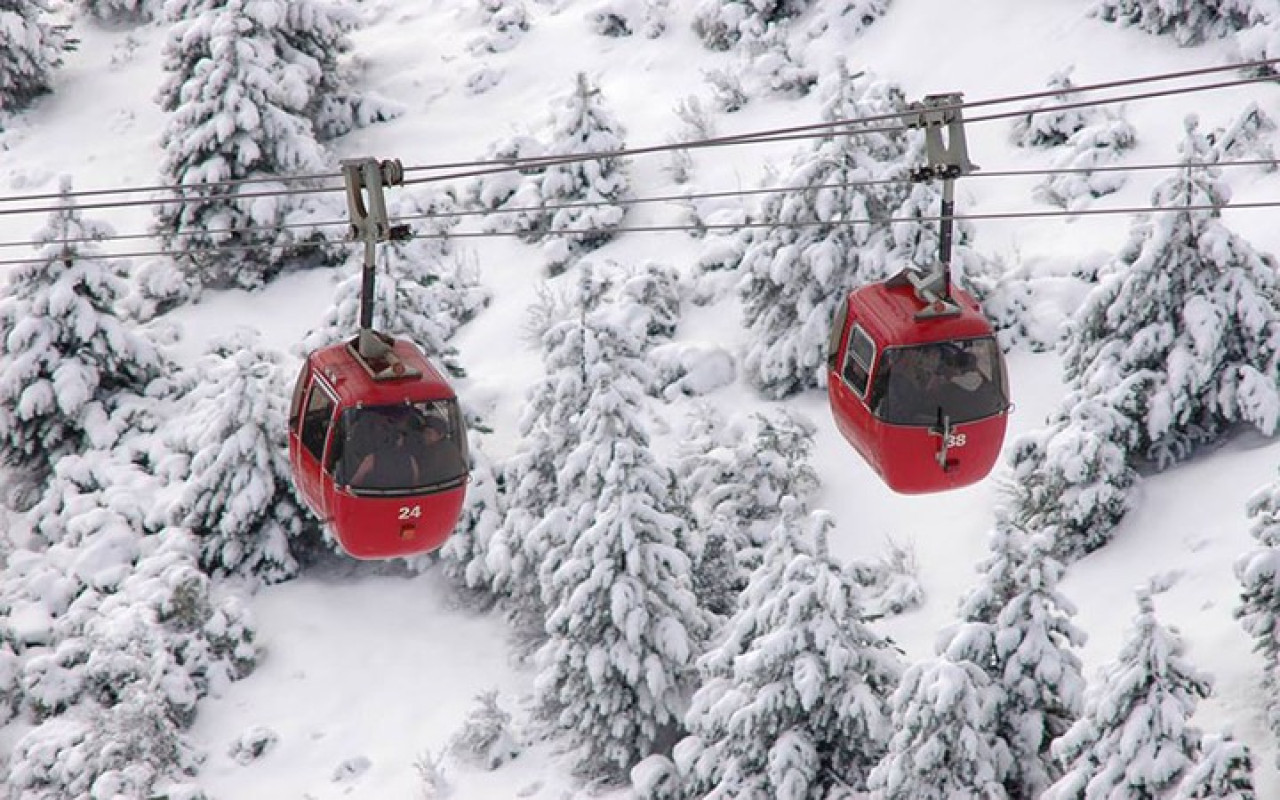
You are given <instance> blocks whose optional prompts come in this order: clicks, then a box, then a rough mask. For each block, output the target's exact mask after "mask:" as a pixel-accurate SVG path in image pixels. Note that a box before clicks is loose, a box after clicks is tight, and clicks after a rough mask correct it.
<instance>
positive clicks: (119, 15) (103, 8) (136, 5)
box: [77, 0, 164, 25]
mask: <svg viewBox="0 0 1280 800" xmlns="http://www.w3.org/2000/svg"><path fill="white" fill-rule="evenodd" d="M77 5H79V6H80V8H82V9H84V10H85V11H86V12H87V13H88V14H89V15H90V16H91V17H93V18H94V19H97V20H101V21H102V22H106V23H111V24H117V25H118V24H127V25H131V24H138V23H142V22H150V21H151V20H153V19H156V18H157V17H159V16H160V15H161V12H162V10H163V5H164V3H163V0H78V2H77Z"/></svg>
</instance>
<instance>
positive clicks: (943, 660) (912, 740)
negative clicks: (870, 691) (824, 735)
mask: <svg viewBox="0 0 1280 800" xmlns="http://www.w3.org/2000/svg"><path fill="white" fill-rule="evenodd" d="M1001 694H1002V693H1001V690H1000V688H999V687H997V686H994V685H993V684H992V683H991V679H990V678H989V677H988V676H987V674H986V673H985V672H983V671H982V669H981V668H979V667H978V665H976V664H974V663H973V662H971V661H952V660H951V659H949V658H947V657H946V655H945V654H944V655H943V656H941V657H939V658H935V659H933V660H930V661H925V662H921V663H917V664H912V665H911V666H910V667H908V668H907V670H906V672H905V673H904V674H903V676H902V681H901V683H899V685H898V688H897V690H896V691H895V692H894V693H893V698H892V700H891V708H892V721H891V726H890V727H891V729H892V730H893V731H894V733H893V738H892V739H890V741H889V746H888V751H887V752H886V753H885V755H884V757H883V758H882V759H881V760H880V763H879V764H877V765H876V767H875V769H873V770H872V771H871V775H870V778H869V779H868V781H867V783H868V787H869V788H870V790H871V796H872V797H874V798H876V800H1005V798H1006V797H1008V795H1006V793H1005V790H1004V786H1003V784H1002V778H1003V776H1005V775H1007V774H1008V771H1009V769H1010V760H1011V756H1010V754H1009V751H1008V749H1007V748H1006V747H1005V745H1004V742H1003V741H1002V740H1001V738H1000V737H999V735H998V734H997V729H998V726H999V724H1000V719H999V714H1000V699H1001ZM1011 800H1012V799H1011Z"/></svg>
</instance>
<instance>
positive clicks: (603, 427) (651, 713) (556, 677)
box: [531, 301, 708, 783]
mask: <svg viewBox="0 0 1280 800" xmlns="http://www.w3.org/2000/svg"><path fill="white" fill-rule="evenodd" d="M624 311H625V304H620V303H617V302H616V301H610V302H604V303H602V304H601V305H600V306H599V307H598V308H597V309H596V310H595V311H594V312H593V313H591V314H589V315H584V316H583V317H582V318H581V320H580V321H578V322H576V323H572V324H573V325H575V326H581V331H582V332H581V334H580V336H581V341H582V346H583V350H582V355H583V356H584V359H583V360H582V361H581V362H580V363H579V364H577V365H575V366H574V367H572V368H570V369H576V370H578V371H579V373H580V375H581V381H582V395H581V399H582V403H581V406H580V410H579V413H578V414H577V416H576V418H575V419H574V422H573V425H572V427H573V435H574V440H573V444H572V446H571V447H569V448H568V449H567V451H566V452H564V453H563V458H562V459H559V460H557V462H556V464H557V468H556V472H555V480H556V487H555V492H556V495H555V497H554V499H553V501H552V507H551V510H550V511H549V512H548V513H547V515H546V516H545V517H544V518H543V519H542V520H541V521H540V522H539V523H538V524H537V525H536V526H535V528H534V530H533V531H532V533H531V538H533V539H535V540H539V541H542V542H544V543H545V544H546V551H545V552H546V555H545V556H544V558H543V560H542V561H541V563H539V564H538V570H539V573H540V576H541V599H542V603H543V606H544V607H545V608H546V615H547V616H546V634H547V641H546V642H545V643H544V644H543V646H542V648H541V649H540V650H539V652H538V657H537V663H538V667H539V673H538V677H537V680H536V696H537V708H538V715H539V717H540V718H541V719H542V720H543V721H544V722H546V723H547V724H548V725H549V727H550V728H551V729H552V730H554V731H558V732H560V733H562V734H563V735H564V736H565V738H566V739H567V742H568V747H569V749H570V750H571V752H572V753H573V759H574V768H575V771H576V772H578V773H579V774H581V775H584V776H588V777H590V778H592V779H595V780H603V781H606V782H611V783H612V782H621V781H622V780H623V779H625V776H626V774H627V771H628V770H629V769H630V768H631V767H632V766H633V765H635V764H636V763H637V762H639V761H640V760H641V759H642V758H644V757H645V756H647V755H649V754H650V753H653V752H655V750H656V749H658V748H661V747H662V746H663V743H664V742H668V741H670V740H671V738H672V736H673V734H674V733H675V732H676V731H678V730H679V728H680V724H681V719H682V717H683V714H684V710H685V709H684V703H685V698H686V697H687V692H688V690H689V688H690V683H691V680H692V674H693V662H694V659H695V658H696V657H697V655H698V653H699V651H700V649H701V647H702V643H703V641H704V640H705V638H706V636H707V622H708V620H707V617H706V615H705V613H704V612H703V611H702V609H700V608H699V607H698V604H697V600H696V598H695V596H694V593H693V591H692V585H691V581H690V576H689V573H690V566H691V558H690V555H689V552H688V550H689V537H690V535H689V532H687V531H686V530H685V528H684V523H683V520H682V518H681V516H680V515H679V514H678V513H677V512H678V510H679V509H678V508H677V507H676V502H675V499H674V498H673V497H672V495H671V488H672V484H673V478H672V475H671V473H670V471H669V470H668V469H666V468H665V467H664V466H663V465H662V464H661V463H659V462H658V461H657V460H656V458H655V456H654V455H653V453H652V451H651V450H650V448H649V436H648V434H647V432H646V431H645V427H644V403H645V396H644V391H643V380H642V376H641V372H642V371H643V362H642V361H641V360H640V358H639V355H640V353H641V349H642V345H643V339H642V338H641V335H640V334H639V333H638V331H637V330H636V327H635V326H634V325H633V324H632V322H631V320H630V318H629V317H628V315H626V314H625V313H622V312H624ZM549 377H551V375H550V373H549Z"/></svg>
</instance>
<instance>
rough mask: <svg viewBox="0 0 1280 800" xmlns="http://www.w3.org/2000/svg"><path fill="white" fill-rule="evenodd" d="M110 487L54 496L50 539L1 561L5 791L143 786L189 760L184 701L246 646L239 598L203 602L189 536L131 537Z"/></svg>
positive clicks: (234, 669)
mask: <svg viewBox="0 0 1280 800" xmlns="http://www.w3.org/2000/svg"><path fill="white" fill-rule="evenodd" d="M97 452H98V455H100V456H102V457H104V458H107V457H109V456H110V454H109V453H105V452H103V451H97ZM75 460H76V457H72V458H69V459H66V462H72V461H75ZM127 468H128V467H126V466H125V465H120V464H117V465H116V469H117V470H119V469H127ZM59 469H60V470H61V469H62V465H59ZM112 488H113V491H111V492H105V493H101V494H98V495H97V496H96V497H87V498H86V499H88V500H89V501H90V502H89V503H88V504H84V503H80V504H73V505H64V506H63V507H62V510H61V512H60V513H57V514H55V515H52V518H51V520H50V522H51V524H53V525H56V526H57V527H58V529H59V531H58V532H57V533H56V535H54V536H52V537H51V538H52V539H54V540H55V542H56V543H55V544H53V545H51V546H49V547H47V548H45V549H44V550H42V551H39V552H36V551H31V550H19V551H16V552H15V553H14V558H12V559H10V561H9V562H8V563H7V564H6V565H5V571H4V574H3V580H2V581H0V606H3V607H5V608H8V609H19V610H20V611H21V614H22V619H23V620H24V623H23V625H21V626H18V627H14V628H11V629H10V630H9V631H8V633H9V635H12V636H13V639H14V644H15V648H16V649H17V653H18V656H19V659H20V662H21V663H20V671H19V674H18V685H19V687H20V689H19V691H20V695H21V697H20V699H21V703H22V707H23V709H24V714H25V715H26V717H25V721H26V722H27V723H29V726H30V727H29V730H28V731H27V732H26V733H25V734H24V735H23V736H22V738H21V739H20V740H18V741H17V742H16V743H15V746H14V748H13V757H12V759H11V760H10V762H9V764H8V765H7V769H6V770H5V772H6V774H5V776H4V785H5V786H6V787H9V788H10V789H11V790H14V791H16V792H18V793H17V794H15V795H14V796H15V797H19V798H25V797H32V798H35V797H90V796H93V795H96V796H103V797H116V796H119V795H120V794H124V795H125V796H130V797H148V796H151V794H152V791H153V788H155V787H156V786H157V785H158V784H161V783H163V782H164V781H165V780H166V779H168V778H180V777H181V776H182V775H183V774H185V773H187V772H189V771H190V770H192V769H194V767H195V765H196V763H197V761H196V759H195V758H194V753H193V751H192V750H191V748H190V746H189V745H188V744H187V743H186V742H185V741H184V735H183V731H184V730H185V729H186V728H187V727H189V726H190V724H191V723H192V721H193V720H194V718H195V706H196V703H197V701H198V700H199V699H200V698H201V697H203V696H205V695H206V694H208V693H209V692H210V691H223V690H225V688H226V686H227V684H228V683H229V682H230V681H232V680H235V679H238V678H240V677H243V676H244V675H245V674H247V673H248V671H249V670H250V669H252V667H253V665H254V662H255V660H256V657H257V654H256V651H255V648H254V645H253V630H252V628H251V626H250V623H249V621H248V617H247V614H246V611H245V609H244V606H243V605H242V603H241V602H240V600H239V598H237V597H235V596H234V595H231V594H229V593H227V592H225V591H223V592H221V593H220V597H221V599H215V597H214V595H213V592H212V585H211V583H210V581H209V579H208V578H207V577H206V576H205V575H203V574H202V573H201V572H200V571H199V570H198V569H197V568H196V559H197V554H198V552H199V545H198V543H197V542H196V539H195V537H194V536H192V535H191V534H190V533H189V532H187V531H184V530H180V529H165V530H162V531H160V532H158V533H157V534H154V535H150V536H144V535H143V534H142V533H141V529H140V517H141V510H139V509H135V510H134V511H136V512H138V513H131V512H130V509H129V508H128V507H127V501H124V500H122V499H121V498H120V497H119V494H121V492H120V491H119V490H118V489H116V488H115V487H112ZM42 521H43V520H42Z"/></svg>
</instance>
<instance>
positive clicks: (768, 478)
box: [675, 405, 821, 585]
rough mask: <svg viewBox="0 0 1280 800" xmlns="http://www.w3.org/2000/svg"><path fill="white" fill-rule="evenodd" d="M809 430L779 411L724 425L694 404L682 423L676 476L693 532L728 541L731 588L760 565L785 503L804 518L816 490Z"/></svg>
mask: <svg viewBox="0 0 1280 800" xmlns="http://www.w3.org/2000/svg"><path fill="white" fill-rule="evenodd" d="M814 431H815V428H814V426H813V423H811V422H809V421H808V420H805V419H804V418H802V417H799V416H796V415H795V414H793V413H792V412H791V411H789V410H787V409H786V408H783V407H778V408H775V409H771V410H770V412H769V413H768V414H763V413H758V414H754V415H751V416H750V417H738V418H734V419H731V420H725V419H724V418H723V417H722V416H721V415H720V414H719V412H718V411H717V410H716V409H715V408H713V407H712V406H709V405H699V406H695V408H694V411H693V412H692V413H691V414H690V416H689V418H688V419H687V420H686V424H685V426H684V428H683V434H682V436H681V439H680V444H679V446H678V449H677V463H676V467H675V472H676V475H677V477H678V478H679V482H680V485H681V486H682V487H683V488H684V491H685V493H686V495H687V497H688V498H689V516H690V519H691V521H692V522H693V525H694V527H695V528H698V529H702V530H707V531H710V530H716V531H719V532H720V533H721V534H722V535H724V536H725V545H724V546H725V547H726V548H727V549H728V550H729V551H730V552H731V553H732V554H733V556H734V558H735V560H736V561H737V563H738V565H739V569H741V570H743V572H742V574H741V575H740V579H739V580H735V581H734V584H735V585H741V584H742V583H745V580H746V578H747V576H748V575H749V574H750V572H751V571H752V570H754V569H755V568H756V567H757V566H758V565H759V563H760V558H761V554H762V551H761V548H762V547H764V546H765V545H766V544H767V543H768V542H769V541H771V539H772V530H773V528H774V527H776V524H777V520H778V514H779V510H778V509H779V504H780V503H781V502H782V499H783V498H784V497H790V498H792V499H793V501H795V502H797V503H799V504H800V507H801V509H802V510H805V511H807V510H808V503H809V501H810V500H811V499H812V498H813V496H814V494H815V493H816V492H817V491H818V489H819V488H820V487H821V481H820V479H819V478H818V474H817V472H816V471H814V469H813V467H812V465H811V464H810V463H809V457H810V455H811V454H812V452H813V437H814Z"/></svg>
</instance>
